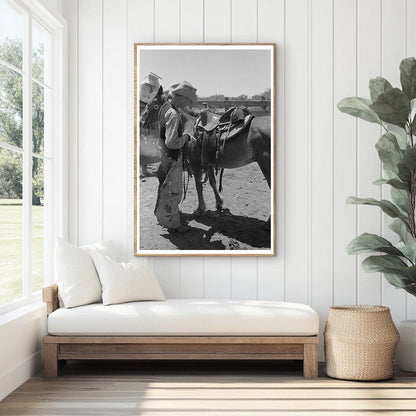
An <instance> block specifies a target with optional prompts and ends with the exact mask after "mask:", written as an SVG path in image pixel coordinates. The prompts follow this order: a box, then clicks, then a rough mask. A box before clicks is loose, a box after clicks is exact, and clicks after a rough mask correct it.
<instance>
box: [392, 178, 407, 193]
mask: <svg viewBox="0 0 416 416" xmlns="http://www.w3.org/2000/svg"><path fill="white" fill-rule="evenodd" d="M387 184H388V185H390V186H392V187H393V188H396V189H402V190H404V191H406V192H408V191H409V184H408V183H407V182H403V181H400V180H399V179H389V180H388V181H387Z"/></svg>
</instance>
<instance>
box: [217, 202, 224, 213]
mask: <svg viewBox="0 0 416 416" xmlns="http://www.w3.org/2000/svg"><path fill="white" fill-rule="evenodd" d="M215 207H216V208H217V211H222V210H223V206H222V203H221V204H216V205H215Z"/></svg>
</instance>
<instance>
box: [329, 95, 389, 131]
mask: <svg viewBox="0 0 416 416" xmlns="http://www.w3.org/2000/svg"><path fill="white" fill-rule="evenodd" d="M370 104H371V101H370V100H366V99H364V98H360V97H347V98H344V99H343V100H341V101H340V102H339V103H338V105H337V107H338V110H340V111H342V112H343V113H346V114H349V115H351V116H354V117H358V118H361V119H363V120H366V121H369V122H370V123H377V124H380V125H382V124H383V123H382V122H381V120H380V117H379V116H378V115H377V113H376V112H375V111H374V110H372V109H371V108H370Z"/></svg>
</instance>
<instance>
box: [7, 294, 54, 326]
mask: <svg viewBox="0 0 416 416" xmlns="http://www.w3.org/2000/svg"><path fill="white" fill-rule="evenodd" d="M32 314H37V315H38V316H40V314H44V315H45V317H46V309H45V304H44V303H43V302H42V301H40V300H39V299H34V300H32V301H29V302H28V301H26V303H24V304H23V305H21V306H16V308H14V309H13V310H10V311H8V312H5V313H3V314H2V315H0V327H1V326H3V325H7V324H9V323H11V322H13V321H17V320H19V319H22V318H25V317H27V316H28V315H32Z"/></svg>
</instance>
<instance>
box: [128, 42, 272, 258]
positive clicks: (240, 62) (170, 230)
mask: <svg viewBox="0 0 416 416" xmlns="http://www.w3.org/2000/svg"><path fill="white" fill-rule="evenodd" d="M134 64H135V86H134V97H135V129H134V131H135V158H134V160H135V189H134V192H135V214H134V215H135V255H137V256H140V255H143V256H149V255H162V256H163V255H165V256H170V255H198V256H201V255H202V256H203V255H214V256H215V255H216V256H218V255H226V256H230V255H240V256H246V255H247V256H248V255H253V256H261V255H269V256H270V255H275V239H276V237H275V214H276V213H275V203H276V201H275V193H276V189H275V171H276V166H275V140H276V139H275V128H276V127H275V122H274V120H275V82H274V80H275V45H273V44H229V45H220V44H204V45H202V44H201V45H196V44H189V45H186V44H185V45H173V44H135V63H134Z"/></svg>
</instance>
